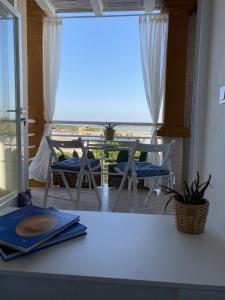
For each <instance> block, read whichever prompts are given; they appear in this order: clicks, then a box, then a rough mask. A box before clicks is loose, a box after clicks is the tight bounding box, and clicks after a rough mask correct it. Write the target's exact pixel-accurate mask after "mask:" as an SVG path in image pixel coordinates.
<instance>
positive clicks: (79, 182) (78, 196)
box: [75, 171, 84, 209]
mask: <svg viewBox="0 0 225 300" xmlns="http://www.w3.org/2000/svg"><path fill="white" fill-rule="evenodd" d="M83 178H84V174H83V172H82V171H81V172H80V173H79V175H78V178H77V180H78V187H77V197H76V201H75V208H76V209H78V208H79V207H80V191H81V188H82V183H83Z"/></svg>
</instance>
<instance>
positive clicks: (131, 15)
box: [48, 13, 159, 19]
mask: <svg viewBox="0 0 225 300" xmlns="http://www.w3.org/2000/svg"><path fill="white" fill-rule="evenodd" d="M153 15H159V13H147V14H146V13H144V14H130V15H102V16H57V17H48V18H58V17H60V18H61V19H90V18H91V19H93V18H112V17H139V16H153Z"/></svg>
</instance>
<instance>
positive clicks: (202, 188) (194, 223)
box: [162, 172, 211, 233]
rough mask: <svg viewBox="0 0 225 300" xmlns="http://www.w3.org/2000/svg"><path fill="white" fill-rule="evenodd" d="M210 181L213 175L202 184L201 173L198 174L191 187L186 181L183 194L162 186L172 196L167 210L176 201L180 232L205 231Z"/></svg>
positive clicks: (177, 222)
mask: <svg viewBox="0 0 225 300" xmlns="http://www.w3.org/2000/svg"><path fill="white" fill-rule="evenodd" d="M210 181H211V174H210V175H209V178H208V180H207V181H206V182H203V183H201V182H200V176H199V172H197V177H196V179H195V180H194V181H193V182H192V183H191V185H190V186H189V185H188V183H187V181H184V190H183V192H182V193H179V192H178V191H176V190H174V189H171V188H170V187H167V186H162V187H163V188H164V189H165V190H166V194H168V195H170V198H169V200H168V201H167V203H166V206H165V210H166V208H167V206H168V204H169V203H170V202H171V200H174V201H175V205H174V207H175V213H176V224H177V228H178V230H180V231H182V232H186V233H201V232H202V231H203V230H204V226H205V223H206V219H207V215H208V208H209V202H208V200H207V199H205V197H204V196H205V192H206V190H207V188H208V187H209V184H210Z"/></svg>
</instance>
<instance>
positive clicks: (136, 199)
mask: <svg viewBox="0 0 225 300" xmlns="http://www.w3.org/2000/svg"><path fill="white" fill-rule="evenodd" d="M137 184H138V179H137V176H133V196H134V211H135V212H136V211H137V209H138V197H137Z"/></svg>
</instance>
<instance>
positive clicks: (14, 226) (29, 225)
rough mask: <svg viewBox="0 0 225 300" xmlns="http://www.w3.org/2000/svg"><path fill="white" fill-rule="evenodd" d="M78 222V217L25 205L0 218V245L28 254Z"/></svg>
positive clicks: (51, 209) (50, 209)
mask: <svg viewBox="0 0 225 300" xmlns="http://www.w3.org/2000/svg"><path fill="white" fill-rule="evenodd" d="M78 221H79V216H78V215H74V214H70V213H64V212H61V211H58V210H56V209H54V208H52V207H51V208H42V207H37V206H33V205H27V206H25V207H23V208H20V209H17V210H15V211H13V212H11V213H9V214H6V215H4V216H2V217H0V245H4V246H7V247H9V248H13V249H16V250H19V251H22V252H29V251H31V250H32V249H33V248H35V247H37V246H38V245H40V244H41V243H43V242H45V241H47V240H49V239H50V238H52V237H53V236H55V235H56V234H58V233H60V232H61V231H63V230H64V229H66V228H67V227H69V226H71V225H72V224H74V223H77V222H78Z"/></svg>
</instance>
